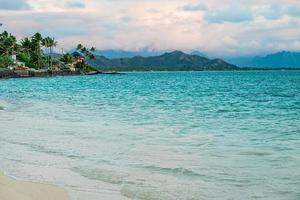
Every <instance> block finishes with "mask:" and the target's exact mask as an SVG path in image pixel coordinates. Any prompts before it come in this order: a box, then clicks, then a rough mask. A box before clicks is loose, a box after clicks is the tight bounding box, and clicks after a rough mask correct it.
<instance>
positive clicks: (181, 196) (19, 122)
mask: <svg viewBox="0 0 300 200" xmlns="http://www.w3.org/2000/svg"><path fill="white" fill-rule="evenodd" d="M0 106H1V107H3V109H1V110H0V170H2V171H4V172H6V173H7V174H8V175H11V176H14V177H16V178H19V179H25V180H33V181H40V182H47V183H53V184H57V185H60V186H63V187H64V188H66V190H68V192H69V193H70V196H71V198H72V200H87V199H88V200H102V199H103V200H107V199H113V200H115V199H116V200H118V199H141V200H202V199H203V200H208V199H216V200H227V199H228V200H229V199H230V200H241V199H263V200H298V199H300V71H276V72H275V71H274V72H191V73H189V72H181V73H128V74H126V75H121V76H105V75H99V76H74V77H55V78H36V79H35V78H31V79H10V80H0Z"/></svg>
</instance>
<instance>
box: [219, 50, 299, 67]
mask: <svg viewBox="0 0 300 200" xmlns="http://www.w3.org/2000/svg"><path fill="white" fill-rule="evenodd" d="M225 60H226V61H227V62H230V63H233V64H235V65H237V66H239V67H260V68H300V52H289V51H282V52H278V53H274V54H269V55H266V56H256V57H254V58H249V57H243V58H227V59H225Z"/></svg>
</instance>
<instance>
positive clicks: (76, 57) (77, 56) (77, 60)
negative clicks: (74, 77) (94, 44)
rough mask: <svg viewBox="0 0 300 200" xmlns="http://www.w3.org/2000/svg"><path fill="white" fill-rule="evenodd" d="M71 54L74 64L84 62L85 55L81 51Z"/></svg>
mask: <svg viewBox="0 0 300 200" xmlns="http://www.w3.org/2000/svg"><path fill="white" fill-rule="evenodd" d="M72 56H73V57H74V63H73V64H74V65H77V64H81V63H84V60H85V57H84V55H83V54H82V53H79V52H77V51H75V52H74V53H72Z"/></svg>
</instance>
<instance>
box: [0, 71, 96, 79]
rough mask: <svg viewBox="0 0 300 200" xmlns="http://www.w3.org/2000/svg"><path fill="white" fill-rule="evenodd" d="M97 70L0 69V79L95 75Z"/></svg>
mask: <svg viewBox="0 0 300 200" xmlns="http://www.w3.org/2000/svg"><path fill="white" fill-rule="evenodd" d="M99 73H101V72H99V71H92V72H88V73H82V72H81V71H80V70H79V69H78V70H74V71H71V70H64V71H62V70H47V69H42V70H35V69H18V70H10V69H0V79H9V78H31V77H52V76H72V75H81V74H84V75H85V74H86V75H95V74H99Z"/></svg>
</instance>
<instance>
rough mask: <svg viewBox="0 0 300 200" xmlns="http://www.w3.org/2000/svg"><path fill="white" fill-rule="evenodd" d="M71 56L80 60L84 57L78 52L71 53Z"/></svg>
mask: <svg viewBox="0 0 300 200" xmlns="http://www.w3.org/2000/svg"><path fill="white" fill-rule="evenodd" d="M72 55H73V56H74V57H82V58H84V55H83V54H82V53H80V52H78V51H75V52H73V53H72Z"/></svg>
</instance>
